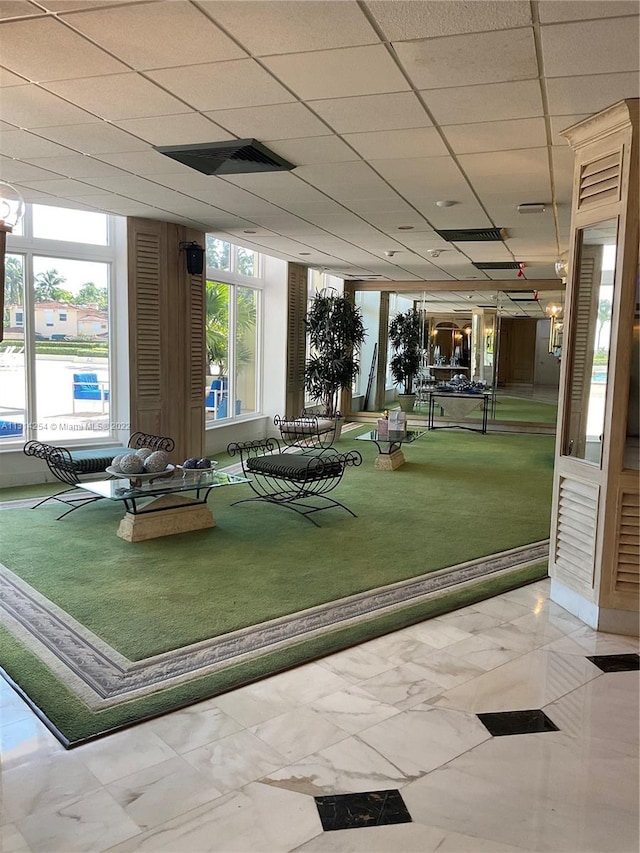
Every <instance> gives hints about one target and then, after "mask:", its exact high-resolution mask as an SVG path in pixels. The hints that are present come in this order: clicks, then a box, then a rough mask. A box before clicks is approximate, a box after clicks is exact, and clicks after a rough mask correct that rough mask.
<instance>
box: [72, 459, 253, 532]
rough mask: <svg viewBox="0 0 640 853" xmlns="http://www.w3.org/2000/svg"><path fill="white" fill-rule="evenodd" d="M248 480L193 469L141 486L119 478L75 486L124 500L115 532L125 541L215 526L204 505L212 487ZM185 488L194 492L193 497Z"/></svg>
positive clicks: (222, 473) (208, 510) (220, 472)
mask: <svg viewBox="0 0 640 853" xmlns="http://www.w3.org/2000/svg"><path fill="white" fill-rule="evenodd" d="M248 482H249V480H248V479H247V478H246V477H241V476H239V475H237V474H225V473H224V472H223V471H210V472H209V471H194V472H193V474H191V473H190V474H187V475H186V476H185V477H182V476H180V475H179V474H176V475H175V476H174V477H172V478H170V479H166V478H160V479H156V480H150V481H149V482H145V483H142V485H140V486H132V485H131V482H130V481H129V480H127V479H120V480H97V481H90V482H85V483H79V484H78V488H80V489H84V490H85V491H87V492H91V493H92V494H93V495H97V496H98V497H100V498H106V499H107V500H110V501H120V503H122V504H124V507H125V509H126V512H125V515H124V518H123V519H122V521H121V522H120V526H119V527H118V536H119V537H120V538H121V539H125V540H126V541H127V542H142V541H144V540H146V539H157V538H158V537H160V536H171V535H172V534H174V533H188V532H189V531H191V530H203V529H204V528H207V527H215V526H216V522H215V519H214V517H213V515H212V514H211V510H210V509H209V507H208V506H207V498H208V497H209V494H210V492H211V490H212V489H217V488H220V487H221V486H233V485H238V484H240V483H248ZM184 492H195V497H189V496H187V495H185V494H184Z"/></svg>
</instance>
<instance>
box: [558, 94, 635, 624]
mask: <svg viewBox="0 0 640 853" xmlns="http://www.w3.org/2000/svg"><path fill="white" fill-rule="evenodd" d="M564 136H565V137H566V138H567V139H568V141H569V143H570V145H571V146H572V148H573V149H574V152H575V155H576V161H575V172H574V194H573V208H572V223H571V256H570V260H569V269H570V277H569V283H568V288H567V300H566V302H567V309H568V311H567V317H566V319H565V334H564V341H563V352H562V372H561V377H560V406H559V412H558V437H557V444H556V459H555V471H554V496H553V509H552V528H551V549H550V561H549V564H550V574H551V577H552V583H551V598H552V599H553V600H554V601H556V602H558V603H559V604H561V605H563V606H564V607H566V609H568V610H569V611H571V612H572V613H574V614H575V615H577V616H579V617H580V618H581V619H582V620H583V621H584V622H586V623H588V624H589V625H591V626H592V627H595V628H598V629H600V630H603V631H611V632H614V633H624V634H638V629H639V626H640V617H639V610H640V607H639V602H640V488H639V486H640V471H639V469H640V461H639V450H638V441H639V435H638V407H639V403H638V400H639V384H640V377H639V373H640V366H639V359H640V353H639V348H640V295H639V294H638V290H637V273H638V243H639V240H640V235H639V228H638V180H639V170H638V141H639V140H638V100H637V99H633V100H626V101H622V102H620V103H619V104H615V105H613V106H612V107H609V108H608V109H606V110H603V111H602V112H601V113H598V114H597V115H595V116H592V117H591V118H589V119H586V120H585V121H583V122H580V123H579V124H577V125H574V126H573V127H571V128H569V129H568V130H566V131H565V132H564ZM613 243H615V245H616V252H615V269H614V272H613V278H612V281H611V285H610V287H611V292H612V293H613V297H612V300H611V302H612V307H611V334H610V344H609V358H608V365H606V375H605V377H604V382H601V381H596V379H595V377H594V373H593V364H594V358H593V356H594V351H595V348H596V346H597V344H598V340H599V339H598V325H599V318H598V305H599V302H600V300H601V299H602V298H603V296H602V291H601V288H602V287H605V286H606V287H609V282H608V279H607V278H606V277H605V275H604V274H603V260H604V248H603V247H604V246H606V245H610V244H613ZM607 292H608V291H607ZM601 370H602V371H603V372H604V370H605V368H601ZM598 379H600V377H598Z"/></svg>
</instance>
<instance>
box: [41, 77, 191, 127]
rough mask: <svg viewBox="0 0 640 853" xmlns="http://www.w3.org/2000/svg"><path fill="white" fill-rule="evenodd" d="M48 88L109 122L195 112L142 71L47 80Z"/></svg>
mask: <svg viewBox="0 0 640 853" xmlns="http://www.w3.org/2000/svg"><path fill="white" fill-rule="evenodd" d="M45 88H46V89H48V90H49V91H50V92H53V93H54V95H60V97H61V98H64V99H65V100H66V101H71V102H72V103H74V104H76V105H77V106H80V107H82V108H83V109H85V110H87V111H88V112H91V113H94V114H95V115H97V116H100V117H101V118H104V119H107V121H118V120H121V119H127V118H143V117H146V116H161V115H172V114H176V113H188V112H191V110H190V108H189V107H187V106H185V104H183V103H182V102H181V101H179V100H178V99H177V98H174V97H173V96H172V95H168V94H167V93H166V92H163V91H162V89H160V87H159V86H156V85H155V84H154V83H151V82H149V80H145V79H144V77H141V76H140V75H139V74H133V73H128V74H110V75H108V76H106V77H84V78H81V79H76V80H59V81H55V82H53V83H46V84H45Z"/></svg>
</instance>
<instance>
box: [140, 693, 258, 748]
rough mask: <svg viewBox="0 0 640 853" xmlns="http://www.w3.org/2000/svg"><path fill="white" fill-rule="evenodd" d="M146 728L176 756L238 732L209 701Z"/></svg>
mask: <svg viewBox="0 0 640 853" xmlns="http://www.w3.org/2000/svg"><path fill="white" fill-rule="evenodd" d="M147 726H148V727H149V728H150V729H151V730H152V731H154V732H155V733H156V734H157V735H158V736H159V737H161V738H162V740H163V741H164V742H165V743H166V744H168V745H169V746H170V747H171V748H172V749H174V750H175V751H176V752H177V753H179V754H182V753H184V752H189V750H192V749H196V748H197V747H199V746H204V745H205V744H207V743H211V742H212V741H214V740H220V738H223V737H226V736H227V735H232V734H235V732H239V731H241V730H242V726H241V725H240V723H239V722H238V721H237V720H234V719H233V717H230V716H229V715H228V714H225V713H224V711H222V710H221V709H220V708H218V707H216V705H214V703H213V701H212V700H209V701H207V702H199V703H198V704H197V705H191V706H190V707H189V708H183V709H182V710H180V711H175V712H174V713H173V714H165V715H164V716H163V717H159V718H158V719H157V720H152V721H151V722H149V723H147Z"/></svg>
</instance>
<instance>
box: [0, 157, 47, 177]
mask: <svg viewBox="0 0 640 853" xmlns="http://www.w3.org/2000/svg"><path fill="white" fill-rule="evenodd" d="M57 177H58V175H57V174H56V172H54V171H53V170H51V169H41V168H40V166H32V165H31V163H23V162H22V161H20V160H10V159H8V158H4V157H3V159H2V160H0V180H2V181H9V183H12V182H13V181H21V182H24V181H46V180H53V179H54V178H57Z"/></svg>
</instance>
